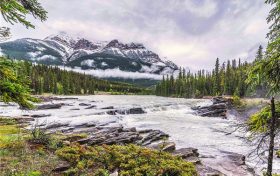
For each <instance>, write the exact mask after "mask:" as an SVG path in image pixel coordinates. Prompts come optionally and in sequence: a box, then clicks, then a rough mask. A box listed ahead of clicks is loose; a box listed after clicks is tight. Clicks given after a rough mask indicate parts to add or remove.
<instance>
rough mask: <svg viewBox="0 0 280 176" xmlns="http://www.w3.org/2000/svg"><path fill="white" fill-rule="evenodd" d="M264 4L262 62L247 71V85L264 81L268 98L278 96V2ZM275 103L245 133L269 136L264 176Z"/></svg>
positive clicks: (254, 118)
mask: <svg viewBox="0 0 280 176" xmlns="http://www.w3.org/2000/svg"><path fill="white" fill-rule="evenodd" d="M265 3H266V4H269V5H271V6H272V9H271V10H270V12H269V15H268V17H267V22H268V23H269V24H270V28H269V29H270V30H269V33H268V34H267V37H268V39H269V43H268V46H267V49H266V54H265V57H264V59H261V60H257V62H255V63H254V64H253V66H252V68H251V69H250V71H249V76H248V79H247V80H248V82H249V83H251V84H252V85H256V84H258V80H263V81H266V84H267V86H268V89H269V92H270V93H271V95H279V93H280V79H279V78H280V69H279V68H280V33H279V29H280V24H279V17H280V0H266V1H265ZM279 107H280V105H279V103H277V102H276V103H275V99H274V97H272V98H271V105H270V107H266V108H264V109H263V110H261V112H259V113H257V114H256V115H254V116H252V117H251V119H250V120H251V121H250V122H249V129H251V131H253V132H254V131H258V132H260V136H261V138H262V139H265V137H267V136H269V139H268V141H269V145H268V159H267V171H266V175H268V176H272V168H273V155H274V140H275V136H277V135H278V134H279V129H280V126H279V123H278V121H279V118H280V115H279V110H280V108H279ZM265 141H266V140H260V142H259V144H257V146H261V145H262V143H264V142H265Z"/></svg>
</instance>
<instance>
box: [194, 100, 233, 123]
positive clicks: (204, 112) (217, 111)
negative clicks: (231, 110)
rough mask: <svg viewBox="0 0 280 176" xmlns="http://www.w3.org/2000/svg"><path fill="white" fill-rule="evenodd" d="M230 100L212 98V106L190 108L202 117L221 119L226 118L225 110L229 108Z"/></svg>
mask: <svg viewBox="0 0 280 176" xmlns="http://www.w3.org/2000/svg"><path fill="white" fill-rule="evenodd" d="M230 104H231V102H230V99H226V98H223V97H214V98H213V99H212V104H211V105H209V106H196V107H192V109H193V110H195V111H196V113H197V115H199V116H203V117H222V118H227V109H228V107H229V106H230Z"/></svg>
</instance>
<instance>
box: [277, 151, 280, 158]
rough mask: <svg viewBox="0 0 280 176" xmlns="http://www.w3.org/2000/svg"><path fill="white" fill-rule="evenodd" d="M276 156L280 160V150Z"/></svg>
mask: <svg viewBox="0 0 280 176" xmlns="http://www.w3.org/2000/svg"><path fill="white" fill-rule="evenodd" d="M276 156H277V157H278V158H280V150H278V151H277V152H276Z"/></svg>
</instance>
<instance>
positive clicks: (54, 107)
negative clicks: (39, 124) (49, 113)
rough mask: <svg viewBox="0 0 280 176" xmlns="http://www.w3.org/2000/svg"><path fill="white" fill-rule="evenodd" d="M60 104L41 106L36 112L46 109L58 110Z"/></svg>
mask: <svg viewBox="0 0 280 176" xmlns="http://www.w3.org/2000/svg"><path fill="white" fill-rule="evenodd" d="M62 105H63V104H62V103H57V104H43V105H39V106H37V109H38V110H46V109H60V108H61V107H62Z"/></svg>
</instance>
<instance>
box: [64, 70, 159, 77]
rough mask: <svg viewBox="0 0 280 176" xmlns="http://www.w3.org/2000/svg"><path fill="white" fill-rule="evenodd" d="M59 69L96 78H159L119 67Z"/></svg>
mask: <svg viewBox="0 0 280 176" xmlns="http://www.w3.org/2000/svg"><path fill="white" fill-rule="evenodd" d="M60 68H61V69H65V70H69V71H75V72H78V73H85V74H87V75H92V76H95V77H98V78H129V79H153V80H161V79H162V76H161V75H156V74H150V73H139V72H126V71H122V70H120V69H119V68H115V69H107V70H82V69H81V68H79V67H75V68H70V67H60Z"/></svg>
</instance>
